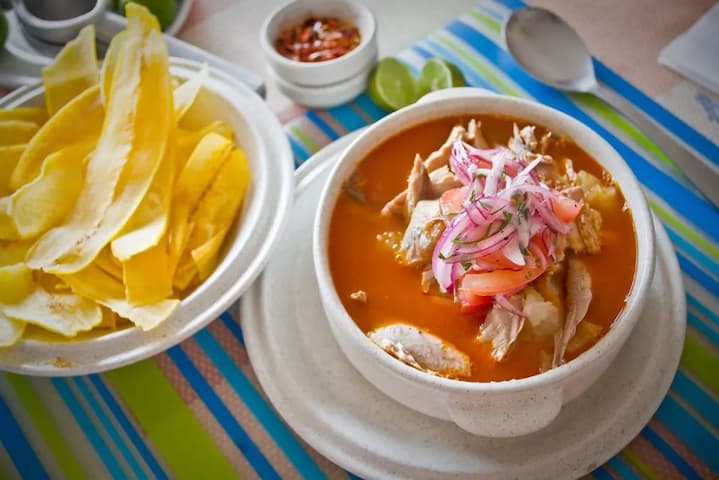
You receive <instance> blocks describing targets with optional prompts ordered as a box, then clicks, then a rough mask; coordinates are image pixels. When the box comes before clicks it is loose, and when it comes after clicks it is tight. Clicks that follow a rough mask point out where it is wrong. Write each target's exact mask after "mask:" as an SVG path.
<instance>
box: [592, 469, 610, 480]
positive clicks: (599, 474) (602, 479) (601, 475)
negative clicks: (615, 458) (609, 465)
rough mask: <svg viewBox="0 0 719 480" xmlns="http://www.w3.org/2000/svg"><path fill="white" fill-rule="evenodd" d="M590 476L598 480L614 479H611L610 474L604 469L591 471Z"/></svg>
mask: <svg viewBox="0 0 719 480" xmlns="http://www.w3.org/2000/svg"><path fill="white" fill-rule="evenodd" d="M592 475H593V476H595V477H596V478H598V479H599V480H614V477H612V474H611V473H609V472H608V471H607V469H606V468H604V467H599V468H597V469H595V470H593V471H592Z"/></svg>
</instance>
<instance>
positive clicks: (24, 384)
mask: <svg viewBox="0 0 719 480" xmlns="http://www.w3.org/2000/svg"><path fill="white" fill-rule="evenodd" d="M5 377H6V378H7V380H8V383H10V385H11V386H12V388H13V390H15V394H16V395H17V397H18V399H19V400H20V403H22V405H23V408H24V409H25V411H26V412H27V414H28V415H29V416H30V418H31V419H32V422H33V424H34V426H35V429H36V430H37V431H38V432H39V433H40V435H41V436H42V438H43V440H44V441H45V444H46V445H47V447H48V448H49V449H50V452H51V453H52V455H53V457H54V458H55V461H56V462H57V464H58V465H59V466H60V468H61V469H62V471H63V473H64V474H65V476H66V477H67V478H71V479H76V478H87V477H86V475H85V473H84V472H83V470H82V467H81V466H80V464H79V463H77V461H76V460H75V454H73V452H72V451H71V450H70V449H69V448H68V446H67V442H66V441H65V439H64V438H63V436H62V434H61V433H60V431H59V430H58V429H57V427H56V425H55V423H54V422H53V421H52V419H51V418H50V416H49V415H48V413H47V408H46V407H45V406H44V405H43V404H42V402H41V401H40V399H39V398H38V396H37V394H36V393H35V391H34V390H33V389H32V387H31V386H30V383H29V382H28V380H27V378H25V377H22V376H20V375H15V374H11V373H8V374H6V375H5Z"/></svg>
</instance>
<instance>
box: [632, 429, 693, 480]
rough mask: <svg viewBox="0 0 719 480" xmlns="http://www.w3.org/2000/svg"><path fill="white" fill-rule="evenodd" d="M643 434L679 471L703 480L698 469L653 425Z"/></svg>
mask: <svg viewBox="0 0 719 480" xmlns="http://www.w3.org/2000/svg"><path fill="white" fill-rule="evenodd" d="M642 434H643V435H644V438H646V439H647V440H649V443H651V444H652V445H653V446H654V448H656V449H657V450H658V451H659V453H661V454H662V455H664V457H665V458H666V459H667V460H669V461H670V462H671V464H672V465H674V467H676V469H677V470H678V471H679V473H681V474H682V475H684V476H685V477H686V478H687V479H690V480H695V479H696V480H701V477H700V476H699V474H698V473H697V472H696V470H694V469H693V468H692V466H691V465H689V464H688V463H687V462H686V460H684V459H683V458H682V457H681V455H679V454H678V453H677V452H675V451H674V449H673V448H672V447H671V445H669V444H668V443H667V442H665V441H664V439H663V438H662V437H660V436H659V435H657V433H656V432H655V431H654V430H652V428H651V427H646V428H644V430H643V431H642Z"/></svg>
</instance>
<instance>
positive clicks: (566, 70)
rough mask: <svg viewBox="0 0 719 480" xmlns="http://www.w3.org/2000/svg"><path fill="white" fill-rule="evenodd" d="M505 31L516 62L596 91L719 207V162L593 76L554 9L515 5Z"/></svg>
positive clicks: (562, 83)
mask: <svg viewBox="0 0 719 480" xmlns="http://www.w3.org/2000/svg"><path fill="white" fill-rule="evenodd" d="M504 37H505V41H506V43H507V47H508V48H509V51H510V53H511V54H512V55H513V56H514V58H515V60H516V61H517V63H519V64H520V65H522V67H524V69H525V70H526V71H527V72H528V73H529V74H530V75H531V76H533V77H534V78H536V79H537V80H539V81H541V82H543V83H546V84H548V85H551V86H553V87H555V88H558V89H561V90H566V91H571V92H587V93H592V94H594V95H596V96H597V97H599V98H601V99H602V100H604V101H605V102H606V103H608V104H609V105H611V106H612V107H614V108H615V109H617V110H618V111H620V112H621V113H622V114H624V116H626V117H627V118H629V119H630V120H632V121H633V122H634V123H635V124H636V125H637V126H638V127H639V128H641V129H642V130H643V131H644V132H645V133H646V134H647V135H648V136H649V137H650V138H652V139H653V140H654V141H655V142H656V144H657V145H658V146H659V148H661V149H662V150H663V151H664V153H666V154H667V156H669V157H670V158H671V159H672V160H674V162H675V163H676V164H677V165H678V166H679V167H680V168H681V169H682V170H683V171H684V173H685V174H686V176H687V177H688V178H689V179H690V180H691V182H692V183H693V184H694V185H695V186H696V187H697V188H698V189H699V190H700V191H701V192H702V193H703V194H704V195H705V196H706V197H707V198H708V199H709V200H711V201H712V202H713V203H714V205H716V206H718V207H719V168H718V167H717V166H716V165H713V164H710V163H708V162H706V161H705V160H704V159H703V158H701V157H700V156H698V155H697V154H696V153H695V152H693V151H690V150H688V149H687V148H686V147H684V145H682V144H681V143H679V141H678V140H676V139H675V138H674V137H672V136H671V135H670V134H669V133H667V131H666V130H664V129H663V128H662V127H661V126H659V124H657V123H656V122H655V121H654V120H653V119H651V118H650V117H649V116H647V115H646V114H645V113H644V112H642V111H641V110H639V109H638V108H636V107H635V106H634V105H632V104H631V103H629V102H628V101H627V100H625V99H624V98H623V97H621V96H620V95H618V94H616V93H615V92H614V91H613V90H611V89H609V88H607V87H606V86H605V85H602V84H601V83H599V82H598V81H597V78H596V76H595V74H594V65H593V64H592V57H591V55H590V53H589V51H588V50H587V47H586V45H585V44H584V42H583V41H582V39H581V38H580V37H579V35H578V34H577V32H576V31H574V29H573V28H572V27H571V26H569V25H568V24H567V23H566V22H565V21H564V20H563V19H562V18H560V17H559V16H557V15H556V14H554V13H552V12H550V11H549V10H545V9H543V8H537V7H526V8H521V9H518V10H515V11H514V12H513V13H512V15H511V16H510V17H509V20H508V21H507V23H506V24H505V28H504Z"/></svg>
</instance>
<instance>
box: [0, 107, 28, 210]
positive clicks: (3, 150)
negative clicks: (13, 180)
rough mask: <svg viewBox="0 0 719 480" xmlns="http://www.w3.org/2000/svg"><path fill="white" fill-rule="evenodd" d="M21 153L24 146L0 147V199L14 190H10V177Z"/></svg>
mask: <svg viewBox="0 0 719 480" xmlns="http://www.w3.org/2000/svg"><path fill="white" fill-rule="evenodd" d="M0 112H2V110H0ZM23 151H25V144H19V145H7V146H4V147H0V197H1V196H4V195H7V194H9V193H12V192H13V190H14V189H13V188H10V175H12V171H13V170H15V167H16V166H17V162H18V161H19V160H20V156H21V155H22V152H23Z"/></svg>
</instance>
